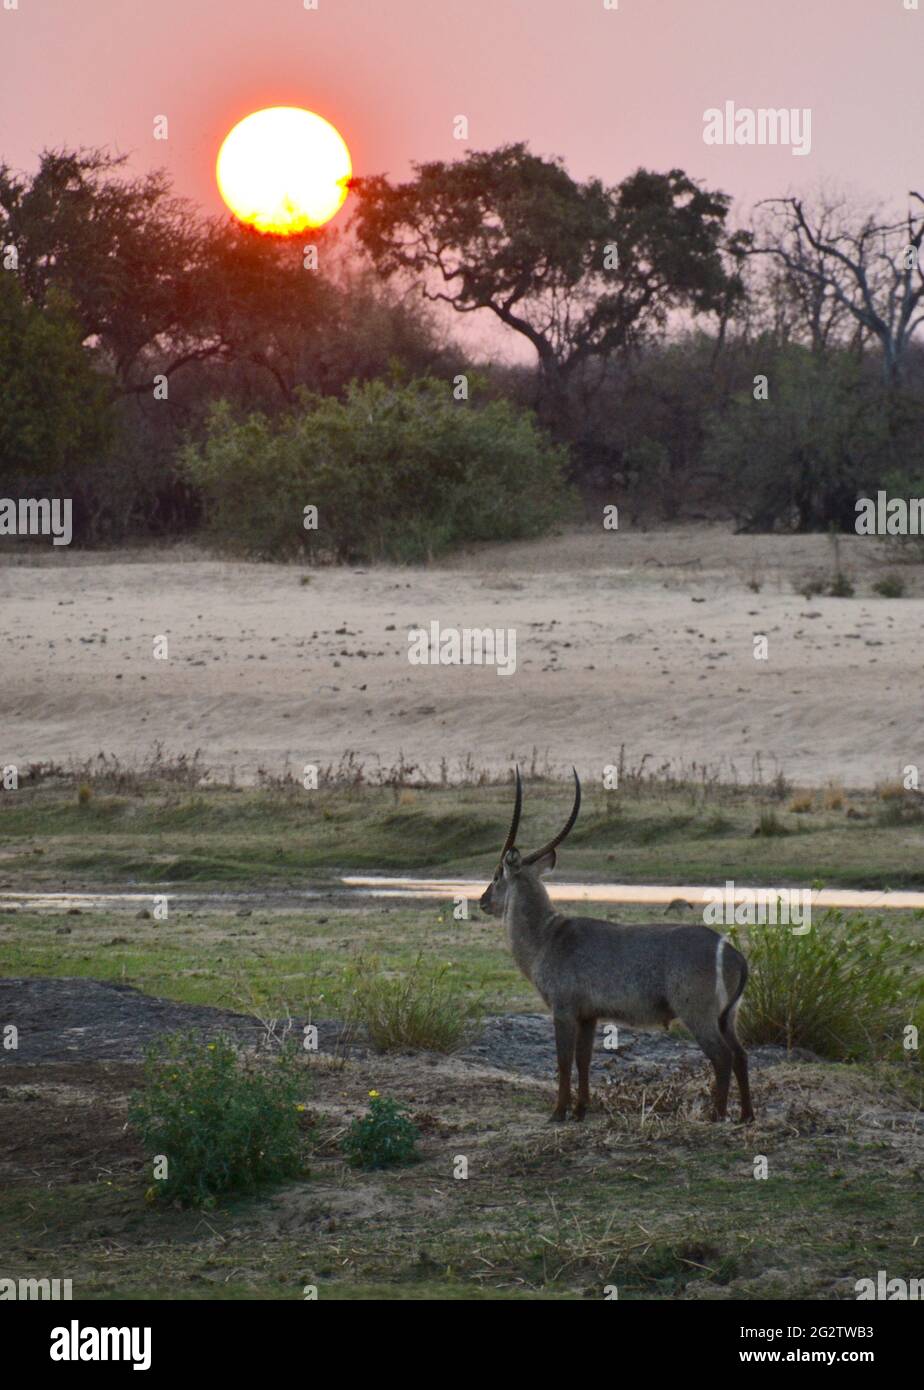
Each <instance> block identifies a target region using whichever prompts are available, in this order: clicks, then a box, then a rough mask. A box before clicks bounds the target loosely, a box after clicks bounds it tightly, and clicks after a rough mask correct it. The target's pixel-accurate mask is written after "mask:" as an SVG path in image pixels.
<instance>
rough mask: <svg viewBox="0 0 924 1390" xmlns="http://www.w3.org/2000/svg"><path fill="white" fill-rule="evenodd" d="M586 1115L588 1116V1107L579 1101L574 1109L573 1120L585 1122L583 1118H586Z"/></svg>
mask: <svg viewBox="0 0 924 1390" xmlns="http://www.w3.org/2000/svg"><path fill="white" fill-rule="evenodd" d="M586 1114H587V1106H586V1105H585V1104H583V1103H582V1102H580V1101H579V1102H578V1104H577V1105H576V1106H575V1107H574V1117H573V1118H574V1119H575V1120H583V1118H584V1116H585V1115H586Z"/></svg>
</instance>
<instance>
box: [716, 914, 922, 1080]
mask: <svg viewBox="0 0 924 1390" xmlns="http://www.w3.org/2000/svg"><path fill="white" fill-rule="evenodd" d="M728 935H729V937H730V939H732V940H733V941H735V944H736V945H739V946H741V949H742V950H743V951H744V954H745V955H746V956H747V960H748V965H749V967H750V975H749V978H748V984H747V989H746V991H745V995H744V1003H743V1005H742V1010H741V1033H742V1036H743V1038H746V1039H747V1041H748V1042H751V1043H778V1044H781V1045H782V1046H784V1047H787V1048H793V1047H804V1048H808V1049H809V1050H810V1051H812V1052H816V1053H817V1054H818V1055H819V1056H820V1057H828V1058H831V1059H832V1060H834V1061H859V1060H869V1059H873V1058H877V1057H884V1056H900V1055H905V1056H907V1055H908V1054H903V1051H902V1034H903V1029H904V1028H905V1027H906V1026H907V1025H908V1024H914V1025H915V1026H916V1027H918V1028H919V1029H920V1027H921V1026H922V1025H924V976H922V975H921V974H920V973H915V970H914V966H915V964H917V965H918V966H919V965H920V961H921V948H920V945H919V944H918V943H916V942H914V941H902V940H899V939H898V938H896V937H895V936H893V934H892V933H891V932H889V931H888V930H887V928H886V927H885V925H884V924H883V921H882V919H881V918H868V917H850V918H845V917H844V915H843V914H842V913H838V912H826V913H824V915H823V916H822V917H821V918H818V919H816V920H814V921H813V923H812V927H811V930H810V931H809V932H808V933H806V935H804V936H797V935H794V934H793V932H792V930H791V928H789V927H788V926H772V925H767V926H750V927H748V928H746V929H743V928H740V927H732V928H731V929H730V930H729V933H728ZM742 938H743V939H742Z"/></svg>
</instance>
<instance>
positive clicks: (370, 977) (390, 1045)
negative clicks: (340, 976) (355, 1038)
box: [347, 956, 476, 1052]
mask: <svg viewBox="0 0 924 1390" xmlns="http://www.w3.org/2000/svg"><path fill="white" fill-rule="evenodd" d="M347 986H348V988H349V989H350V995H351V1003H350V1006H349V1010H348V1013H349V1021H350V1022H351V1023H353V1024H356V1023H361V1024H363V1025H364V1027H365V1028H366V1030H367V1032H368V1034H369V1037H370V1039H371V1041H372V1044H373V1046H374V1047H376V1048H378V1050H379V1051H380V1052H395V1051H399V1050H401V1049H402V1048H425V1049H427V1050H428V1051H430V1052H454V1051H455V1050H456V1049H457V1048H458V1047H460V1046H461V1045H462V1043H463V1042H464V1040H465V1037H466V1034H467V1032H468V1030H469V1028H470V1026H471V1025H472V1023H473V1021H474V1018H475V1016H476V1012H475V1010H474V1009H473V1007H472V1005H471V1003H469V1002H467V1001H465V1000H464V999H463V998H462V995H461V993H460V991H459V988H458V986H457V985H456V983H455V981H454V980H453V979H452V978H451V976H450V975H449V967H448V966H445V965H442V966H436V965H430V964H427V963H425V962H424V961H423V959H422V958H421V957H420V956H418V957H417V959H416V960H415V961H414V963H413V965H412V966H411V968H410V969H409V970H407V971H405V972H404V973H403V974H401V975H385V974H383V973H382V969H381V966H380V965H379V961H378V959H377V958H375V957H372V958H368V959H364V958H360V959H359V960H358V961H357V963H356V964H355V965H354V966H353V967H352V968H351V969H350V971H349V972H348V975H347Z"/></svg>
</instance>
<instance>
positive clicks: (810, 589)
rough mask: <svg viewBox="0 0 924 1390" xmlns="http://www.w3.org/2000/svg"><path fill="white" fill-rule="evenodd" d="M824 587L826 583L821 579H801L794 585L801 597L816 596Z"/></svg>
mask: <svg viewBox="0 0 924 1390" xmlns="http://www.w3.org/2000/svg"><path fill="white" fill-rule="evenodd" d="M825 588H826V585H825V581H824V580H823V579H814V578H813V579H803V580H802V582H801V583H800V584H799V585H798V586H797V587H796V593H797V594H801V595H802V597H803V598H806V599H809V598H816V597H817V596H818V595H819V594H823V593H824V591H825Z"/></svg>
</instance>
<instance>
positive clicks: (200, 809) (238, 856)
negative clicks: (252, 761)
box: [0, 782, 924, 891]
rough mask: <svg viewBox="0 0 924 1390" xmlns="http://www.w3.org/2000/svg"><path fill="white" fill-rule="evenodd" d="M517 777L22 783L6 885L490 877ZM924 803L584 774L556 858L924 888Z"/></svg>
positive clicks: (533, 816)
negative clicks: (240, 785) (395, 783)
mask: <svg viewBox="0 0 924 1390" xmlns="http://www.w3.org/2000/svg"><path fill="white" fill-rule="evenodd" d="M569 804H570V793H569V789H568V787H567V784H560V783H555V784H552V783H544V782H537V783H533V784H531V786H528V788H527V797H526V812H525V816H524V823H523V828H522V831H521V837H520V838H521V841H523V842H524V843H525V842H529V843H532V842H533V841H535V842H536V843H539V842H541V840H542V839H543V838H547V837H548V836H549V835H551V834H552V833H553V832H554V831H555V830H557V829H558V827H559V825H560V824H561V822H562V820H563V819H564V817H565V816H566V814H567V811H568V807H569ZM510 807H511V792H510V789H509V788H508V787H506V786H468V787H460V788H448V787H429V788H423V789H415V788H411V787H395V788H390V787H374V786H365V785H363V786H358V787H343V786H334V787H324V786H323V785H322V787H321V788H319V789H318V790H315V791H305V790H303V789H302V788H301V787H300V786H299V785H298V784H297V783H295V784H292V783H288V782H282V783H280V784H279V785H277V786H275V787H264V788H260V789H244V790H242V789H229V788H221V787H216V788H208V787H194V788H177V787H171V786H163V785H157V784H156V783H155V784H152V785H148V786H143V787H140V788H138V789H136V790H132V791H114V790H109V789H107V788H106V787H105V786H102V787H98V786H94V785H92V784H88V783H80V784H78V785H73V784H67V783H63V784H61V783H57V784H56V783H54V782H39V783H38V784H37V785H31V784H29V783H25V784H23V785H22V786H21V787H20V789H19V790H17V791H15V792H12V791H11V792H5V793H2V794H0V846H2V848H0V855H2V857H0V882H2V884H3V886H4V887H7V888H11V889H21V890H23V891H25V890H28V889H40V888H49V889H51V888H60V887H62V886H66V887H67V888H70V889H75V888H80V887H92V886H94V885H101V884H106V885H112V886H115V885H122V886H128V885H140V886H145V887H147V886H153V885H162V884H172V885H184V884H185V885H195V886H197V887H203V888H221V887H225V888H259V887H261V886H278V887H295V886H301V887H304V886H306V885H308V884H309V883H312V882H314V883H317V882H322V883H323V882H325V881H330V880H333V879H335V878H336V877H338V876H339V875H340V874H341V873H349V872H351V871H354V872H355V871H359V872H367V873H368V872H375V871H379V870H380V871H382V872H383V873H387V872H394V871H398V870H400V871H401V872H403V873H417V872H420V873H433V874H445V873H454V874H455V873H459V874H466V875H471V876H472V877H486V876H487V875H488V874H489V873H490V872H491V869H492V868H493V864H494V860H495V857H496V854H497V851H498V848H499V846H500V844H501V842H502V840H503V837H504V835H505V833H506V829H507V825H508V823H509V817H510ZM922 851H924V802H922V799H921V798H920V797H917V796H916V795H915V794H913V793H906V794H904V795H902V794H901V792H900V791H899V790H897V789H896V788H883V789H882V790H881V791H880V792H861V793H856V794H850V795H847V794H845V793H843V792H840V791H830V790H829V791H828V792H817V793H803V792H793V791H792V790H791V789H788V788H780V789H775V788H773V787H768V788H763V789H761V788H757V789H754V788H729V787H718V786H697V785H695V784H689V785H682V784H674V783H668V784H664V785H661V784H658V783H657V782H651V783H647V784H643V785H640V786H638V787H635V788H633V789H629V790H626V791H620V792H605V791H604V790H602V788H600V787H594V786H589V787H587V788H585V798H584V809H583V811H582V815H581V819H580V821H579V822H578V825H577V827H576V828H575V830H574V832H573V833H572V835H571V837H570V839H569V842H568V845H567V849H566V850H565V852H564V854H563V855H562V859H561V869H562V872H565V873H566V874H567V876H568V877H569V878H574V879H577V880H581V879H604V880H605V879H609V880H612V881H617V882H629V883H632V882H654V883H667V884H669V883H683V882H706V883H722V882H724V880H725V879H726V878H735V879H736V880H737V881H739V882H741V883H755V884H765V885H775V886H779V885H786V884H789V885H816V884H818V885H825V886H832V887H833V886H841V887H849V888H869V889H885V888H903V887H905V888H921V887H924V853H922Z"/></svg>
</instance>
